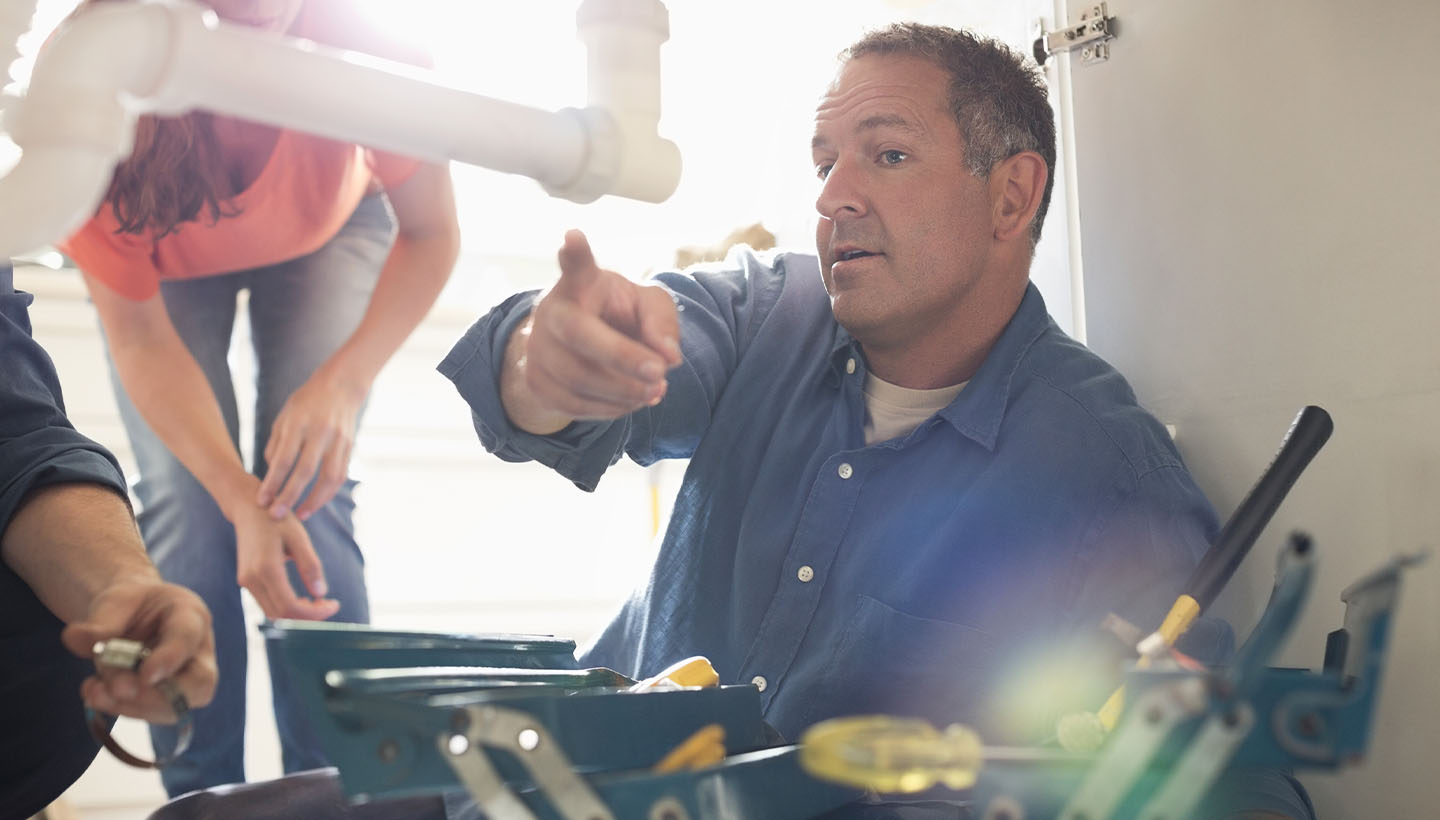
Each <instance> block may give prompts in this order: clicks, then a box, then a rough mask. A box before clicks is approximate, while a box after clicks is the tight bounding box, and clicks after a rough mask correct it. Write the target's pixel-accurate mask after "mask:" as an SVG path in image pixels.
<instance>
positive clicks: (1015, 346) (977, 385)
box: [830, 282, 1050, 451]
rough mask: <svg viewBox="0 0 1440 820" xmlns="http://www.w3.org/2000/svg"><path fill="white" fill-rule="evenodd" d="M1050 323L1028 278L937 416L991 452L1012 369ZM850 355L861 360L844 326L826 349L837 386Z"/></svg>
mask: <svg viewBox="0 0 1440 820" xmlns="http://www.w3.org/2000/svg"><path fill="white" fill-rule="evenodd" d="M1049 324H1050V316H1049V314H1048V313H1047V312H1046V308H1045V300H1044V298H1043V297H1041V295H1040V290H1039V289H1038V288H1036V287H1035V284H1034V283H1033V282H1032V283H1029V284H1027V285H1026V286H1025V296H1024V297H1023V298H1022V299H1021V300H1020V306H1019V307H1018V308H1016V309H1015V315H1014V316H1011V317H1010V322H1009V323H1008V324H1007V325H1005V329H1004V330H1003V331H1002V332H1001V333H1000V338H999V339H997V340H996V341H995V346H994V347H993V348H991V349H990V353H989V355H987V356H986V357H985V361H984V363H983V364H981V365H980V369H979V370H978V371H976V373H975V375H974V376H973V377H972V378H971V379H970V382H969V383H968V384H967V385H966V387H965V389H964V390H961V391H960V395H958V396H956V397H955V400H954V401H952V402H950V404H949V405H948V406H947V407H946V408H945V409H944V410H941V411H940V412H939V413H938V416H939V417H940V418H942V419H944V420H945V421H946V422H948V423H949V424H950V426H952V427H954V428H955V430H956V431H957V432H959V433H960V434H961V435H963V436H965V437H966V438H968V439H971V440H972V441H974V442H975V443H976V444H979V445H980V446H982V447H984V448H985V449H986V450H992V451H993V450H994V449H995V442H996V440H997V439H998V438H999V436H1000V423H1001V421H1002V420H1004V418H1005V408H1006V406H1007V405H1009V403H1010V390H1011V383H1012V382H1013V381H1014V378H1015V372H1016V371H1017V370H1018V369H1019V368H1020V362H1021V360H1023V359H1024V358H1025V352H1026V351H1027V350H1029V349H1030V346H1031V345H1033V344H1034V343H1035V340H1036V339H1038V338H1040V334H1041V333H1043V332H1044V331H1045V328H1046V327H1048V326H1049ZM852 357H853V358H855V359H856V360H857V361H859V362H863V361H864V360H865V357H864V355H863V351H862V348H861V346H860V344H859V342H857V341H855V338H854V337H853V336H851V335H850V332H849V331H847V330H846V329H845V328H843V327H841V328H837V330H836V333H835V344H834V346H833V347H832V349H831V351H830V369H831V373H832V374H833V375H834V377H835V378H834V384H835V385H836V386H837V387H838V386H839V385H840V383H841V379H843V378H844V374H845V363H846V361H848V360H849V359H850V358H852Z"/></svg>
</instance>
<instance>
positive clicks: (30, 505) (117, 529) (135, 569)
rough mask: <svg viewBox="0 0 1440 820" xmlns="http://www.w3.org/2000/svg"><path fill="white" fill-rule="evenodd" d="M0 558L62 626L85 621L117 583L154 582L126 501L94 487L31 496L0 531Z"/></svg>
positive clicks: (56, 487)
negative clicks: (129, 580) (107, 589)
mask: <svg viewBox="0 0 1440 820" xmlns="http://www.w3.org/2000/svg"><path fill="white" fill-rule="evenodd" d="M0 556H3V558H4V560H5V564H6V565H7V566H9V567H10V568H11V569H13V570H14V571H15V573H16V574H17V575H19V576H20V577H21V578H22V579H24V581H25V582H26V583H27V584H29V586H30V588H31V589H33V590H34V591H35V594H36V595H37V596H38V597H39V598H40V601H41V603H43V604H45V606H46V607H47V608H48V609H49V610H50V611H51V612H53V613H55V615H56V616H57V617H59V618H60V619H61V620H62V621H64V622H66V623H74V622H76V621H79V620H82V619H84V618H85V616H86V614H87V613H88V612H89V610H90V604H91V601H92V600H93V599H94V597H95V596H96V595H97V594H98V593H99V592H100V590H102V589H104V588H105V587H107V586H109V585H111V584H112V583H114V582H115V581H117V580H119V579H121V578H125V577H134V578H137V579H144V580H146V581H158V580H159V574H158V573H157V572H156V570H155V567H154V566H153V565H152V564H151V563H150V560H149V558H148V557H147V556H146V554H145V547H144V545H143V543H142V542H141V540H140V533H139V531H138V530H137V529H136V528H135V519H134V518H133V517H132V516H131V514H130V508H129V506H128V505H126V503H125V501H124V500H123V499H122V498H121V497H120V496H119V495H117V494H116V493H115V491H114V490H112V489H110V488H108V487H102V486H100V485H97V484H78V483H77V484H52V485H49V486H45V487H39V488H37V489H35V490H33V491H31V492H30V494H29V495H28V496H26V498H25V500H24V501H23V502H22V503H21V505H20V508H19V510H18V511H17V512H16V513H15V515H14V516H13V517H12V518H11V519H10V523H9V524H8V525H7V526H6V527H5V530H4V532H3V533H0Z"/></svg>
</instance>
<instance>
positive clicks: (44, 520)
mask: <svg viewBox="0 0 1440 820" xmlns="http://www.w3.org/2000/svg"><path fill="white" fill-rule="evenodd" d="M30 300H31V297H30V295H29V294H26V293H21V292H18V291H16V290H15V289H14V287H13V285H12V281H11V269H10V266H9V264H5V263H0V558H3V559H4V560H3V562H0V726H3V727H4V730H3V731H0V817H3V818H10V817H21V818H23V817H29V816H30V815H32V814H35V813H37V812H39V811H40V810H41V809H43V808H45V806H46V805H47V804H49V803H50V801H52V800H53V799H54V798H55V797H57V796H58V795H59V794H60V793H61V792H62V791H64V789H65V788H66V787H68V786H69V785H70V784H71V783H72V782H73V781H74V780H75V779H76V778H78V777H79V776H80V774H81V773H82V772H84V771H85V769H86V767H87V766H89V765H90V761H91V760H93V759H94V757H95V754H96V752H97V751H99V748H100V747H99V744H97V743H96V742H95V740H94V739H92V738H91V737H90V734H89V731H88V730H87V729H86V726H85V720H84V710H83V708H82V705H89V706H91V707H94V708H95V709H97V710H99V711H101V712H104V713H107V714H125V715H130V716H133V717H141V718H145V719H147V720H151V721H154V722H157V723H166V722H168V723H173V722H174V721H175V715H174V713H173V712H172V711H171V706H170V701H169V700H168V699H167V698H165V697H163V696H162V695H161V693H160V692H159V691H157V689H156V688H155V687H153V686H149V685H147V684H148V683H150V682H154V681H158V680H161V679H164V678H172V679H173V681H174V683H175V685H176V686H177V687H178V688H179V690H180V692H181V693H182V694H184V695H185V696H186V698H187V700H188V701H189V703H191V704H194V705H197V706H198V705H203V704H205V703H206V702H208V701H209V700H210V697H211V694H212V693H213V692H214V689H215V674H216V673H215V650H214V644H213V641H212V639H211V635H210V613H209V611H208V610H207V609H206V608H205V604H204V603H203V602H202V601H201V600H200V599H199V598H198V597H197V596H196V595H195V594H194V593H193V592H190V591H189V590H187V589H185V588H183V587H178V586H175V585H173V584H166V583H164V582H162V581H161V580H160V575H159V573H157V572H156V571H155V568H154V567H153V566H152V565H151V564H150V560H149V558H147V557H146V555H145V547H144V546H143V545H142V544H141V543H140V533H139V531H138V530H137V529H136V527H135V519H134V518H132V517H131V515H130V506H129V503H128V501H127V500H126V495H125V479H124V476H123V475H121V473H120V468H119V466H118V465H117V464H116V463H115V458H114V456H112V455H111V454H110V453H109V452H108V451H106V450H105V449H104V448H103V447H101V446H100V445H98V444H96V443H95V442H93V441H91V440H89V439H87V438H85V437H84V436H82V435H81V434H80V433H78V432H76V431H75V428H74V427H72V426H71V425H70V422H69V421H68V420H67V419H66V418H65V409H64V405H63V403H62V402H61V399H60V384H59V382H58V380H57V379H56V376H55V369H54V367H53V365H52V364H51V362H50V358H49V357H48V356H47V355H45V351H44V350H42V349H41V348H40V346H39V345H38V344H36V343H35V340H34V339H32V338H31V337H30V321H29V316H28V313H27V307H28V305H29V304H30ZM67 624H68V626H67ZM112 637H126V638H131V639H134V640H140V641H143V642H144V643H145V644H146V645H147V647H148V648H149V649H150V654H149V656H148V657H147V658H146V659H145V660H144V662H143V663H142V664H141V665H140V667H139V670H138V673H133V674H132V673H129V672H116V673H112V674H107V675H106V676H104V677H103V678H102V677H99V676H96V675H95V667H94V665H93V663H92V661H91V659H90V650H91V647H92V646H93V645H94V644H95V642H96V641H99V640H105V639H108V638H112ZM62 641H63V642H62ZM82 700H83V704H82Z"/></svg>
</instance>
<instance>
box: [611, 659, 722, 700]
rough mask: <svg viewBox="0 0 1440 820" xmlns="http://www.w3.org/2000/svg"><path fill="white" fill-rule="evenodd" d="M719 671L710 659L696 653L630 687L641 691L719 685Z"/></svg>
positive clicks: (635, 690) (634, 690) (633, 690)
mask: <svg viewBox="0 0 1440 820" xmlns="http://www.w3.org/2000/svg"><path fill="white" fill-rule="evenodd" d="M719 685H720V673H719V672H716V671H715V667H714V666H711V665H710V659H709V658H706V657H704V656H703V655H696V656H695V657H693V658H686V659H685V660H683V661H676V662H675V663H672V664H670V665H669V666H667V667H665V669H664V671H662V672H660V673H659V674H656V675H652V676H650V677H648V678H646V679H645V680H642V681H640V682H639V683H637V684H635V685H634V686H631V687H630V691H631V692H643V691H645V690H646V689H660V688H666V687H669V686H674V687H681V688H683V687H686V686H705V687H709V686H719Z"/></svg>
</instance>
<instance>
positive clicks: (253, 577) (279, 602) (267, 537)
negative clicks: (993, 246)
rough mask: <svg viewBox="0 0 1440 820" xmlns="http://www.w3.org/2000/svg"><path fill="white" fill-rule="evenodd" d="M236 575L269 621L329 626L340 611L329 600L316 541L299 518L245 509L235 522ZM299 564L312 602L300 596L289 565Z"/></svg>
mask: <svg viewBox="0 0 1440 820" xmlns="http://www.w3.org/2000/svg"><path fill="white" fill-rule="evenodd" d="M234 523H235V572H236V580H237V581H238V582H239V584H240V586H242V587H245V588H246V589H248V590H250V594H251V595H254V596H255V602H256V603H258V604H259V605H260V609H262V610H264V612H265V615H266V617H268V618H297V619H301V620H307V621H323V620H325V619H326V618H329V617H330V616H331V615H334V614H335V613H336V612H338V611H340V602H339V601H335V600H331V599H326V598H325V593H326V592H327V591H328V590H327V588H326V584H325V569H324V567H322V566H321V565H320V558H319V556H317V555H316V554H315V548H314V547H313V546H311V544H310V536H308V535H306V534H305V528H304V527H302V526H301V525H300V521H299V519H297V518H296V517H295V516H294V515H287V516H285V517H284V518H282V519H280V520H279V521H276V520H274V519H272V518H271V517H270V514H269V513H268V512H266V511H265V510H263V509H261V508H259V507H242V508H241V509H240V511H239V512H238V514H237V515H236V516H235V521H234ZM286 561H294V562H295V569H296V570H297V571H299V573H300V578H301V580H302V581H303V582H304V584H305V588H306V589H307V590H309V591H310V595H311V596H312V599H311V600H306V599H304V598H301V597H299V596H297V595H296V594H295V590H294V589H293V588H292V587H291V586H290V577H289V575H288V574H287V573H286V571H285V562H286Z"/></svg>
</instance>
